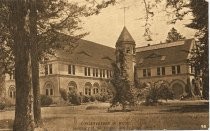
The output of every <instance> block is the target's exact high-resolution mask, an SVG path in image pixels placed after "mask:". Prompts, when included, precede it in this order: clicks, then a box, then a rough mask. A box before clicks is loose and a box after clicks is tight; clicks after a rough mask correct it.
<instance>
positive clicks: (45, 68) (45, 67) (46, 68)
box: [44, 65, 48, 75]
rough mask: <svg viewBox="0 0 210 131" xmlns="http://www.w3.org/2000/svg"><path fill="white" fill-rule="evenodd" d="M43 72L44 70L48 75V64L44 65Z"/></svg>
mask: <svg viewBox="0 0 210 131" xmlns="http://www.w3.org/2000/svg"><path fill="white" fill-rule="evenodd" d="M44 72H45V75H48V65H45V66H44Z"/></svg>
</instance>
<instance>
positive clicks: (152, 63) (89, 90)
mask: <svg viewBox="0 0 210 131" xmlns="http://www.w3.org/2000/svg"><path fill="white" fill-rule="evenodd" d="M60 35H61V36H60V37H59V38H60V39H62V37H68V36H66V35H64V34H60ZM76 44H77V46H76V48H75V49H74V50H73V51H72V52H68V51H66V50H62V49H58V50H56V52H55V56H51V57H50V59H49V60H47V61H46V62H45V63H41V64H40V88H41V94H45V95H48V96H51V97H52V98H53V99H54V100H55V101H56V100H59V99H60V96H61V95H60V90H61V89H64V90H66V91H71V90H75V91H76V92H77V93H78V94H81V95H89V96H92V95H98V94H101V93H106V91H107V87H108V86H110V81H109V80H110V78H111V77H112V75H113V69H112V63H115V62H116V63H117V62H118V58H119V56H118V55H119V50H123V51H124V52H125V54H126V56H125V59H126V62H127V65H128V68H127V70H128V71H127V72H128V79H129V80H130V81H131V82H134V67H135V66H136V71H137V76H138V79H139V81H140V83H151V82H158V81H164V82H166V83H167V84H168V85H169V86H170V87H171V88H172V89H173V90H174V92H175V97H176V98H179V97H180V96H181V95H185V94H187V93H189V92H190V93H192V94H193V95H197V94H198V92H197V93H196V92H195V88H196V87H195V86H196V84H195V78H194V72H193V69H192V68H191V66H190V65H189V64H188V63H187V60H188V59H189V58H190V53H189V51H190V50H191V49H193V48H194V46H195V41H194V40H193V39H188V40H183V41H177V42H173V43H165V44H157V45H151V46H145V47H137V48H136V47H135V46H136V44H135V41H134V39H133V38H132V36H131V35H130V33H129V32H128V30H127V29H126V27H124V28H123V31H122V32H121V34H120V36H119V38H118V40H117V42H116V49H114V48H111V47H107V46H103V45H100V44H97V43H94V42H90V41H86V40H79V41H78V42H77V43H76ZM200 85H201V82H200ZM5 86H6V96H8V97H10V98H11V99H14V98H15V82H14V75H12V74H11V75H6V84H5ZM199 90H200V88H199Z"/></svg>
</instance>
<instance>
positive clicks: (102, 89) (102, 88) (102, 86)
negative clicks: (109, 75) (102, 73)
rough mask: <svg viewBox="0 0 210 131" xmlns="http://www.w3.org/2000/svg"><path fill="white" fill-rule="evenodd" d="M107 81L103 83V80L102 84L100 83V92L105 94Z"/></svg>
mask: <svg viewBox="0 0 210 131" xmlns="http://www.w3.org/2000/svg"><path fill="white" fill-rule="evenodd" d="M106 89H107V83H105V82H103V83H102V84H101V93H102V94H105V93H106V92H107V90H106Z"/></svg>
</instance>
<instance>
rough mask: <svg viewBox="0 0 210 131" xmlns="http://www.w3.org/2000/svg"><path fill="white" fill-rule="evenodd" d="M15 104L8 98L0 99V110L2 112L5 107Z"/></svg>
mask: <svg viewBox="0 0 210 131" xmlns="http://www.w3.org/2000/svg"><path fill="white" fill-rule="evenodd" d="M14 105H15V103H14V101H12V100H11V99H10V98H5V97H0V110H3V109H4V108H5V107H11V106H14Z"/></svg>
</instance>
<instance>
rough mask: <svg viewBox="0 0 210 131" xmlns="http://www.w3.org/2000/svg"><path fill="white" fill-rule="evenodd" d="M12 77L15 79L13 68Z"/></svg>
mask: <svg viewBox="0 0 210 131" xmlns="http://www.w3.org/2000/svg"><path fill="white" fill-rule="evenodd" d="M12 79H15V70H13V71H12Z"/></svg>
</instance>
